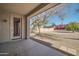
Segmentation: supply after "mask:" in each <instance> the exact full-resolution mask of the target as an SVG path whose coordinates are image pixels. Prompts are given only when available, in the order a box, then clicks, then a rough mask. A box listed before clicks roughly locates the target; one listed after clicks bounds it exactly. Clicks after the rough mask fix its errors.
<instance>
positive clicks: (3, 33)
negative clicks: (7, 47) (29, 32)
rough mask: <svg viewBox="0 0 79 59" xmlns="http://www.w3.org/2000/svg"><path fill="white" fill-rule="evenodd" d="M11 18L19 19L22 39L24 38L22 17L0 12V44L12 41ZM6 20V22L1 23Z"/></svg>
mask: <svg viewBox="0 0 79 59" xmlns="http://www.w3.org/2000/svg"><path fill="white" fill-rule="evenodd" d="M13 17H19V18H21V21H22V32H21V33H22V39H24V38H25V19H24V16H22V15H20V14H16V13H10V12H0V42H8V41H12V39H13V38H14V37H13ZM4 19H6V20H7V22H3V20H4Z"/></svg>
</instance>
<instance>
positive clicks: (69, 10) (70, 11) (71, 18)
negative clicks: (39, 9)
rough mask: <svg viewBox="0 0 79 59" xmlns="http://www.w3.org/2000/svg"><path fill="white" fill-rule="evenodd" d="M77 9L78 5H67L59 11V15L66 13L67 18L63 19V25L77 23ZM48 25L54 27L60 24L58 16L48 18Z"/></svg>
mask: <svg viewBox="0 0 79 59" xmlns="http://www.w3.org/2000/svg"><path fill="white" fill-rule="evenodd" d="M78 8H79V4H77V3H72V4H69V5H67V6H66V7H64V8H61V9H59V10H60V11H59V12H60V13H61V12H66V14H67V16H66V17H65V18H64V21H63V24H68V23H70V22H79V13H78V12H76V10H77V9H78ZM48 20H49V22H48V23H49V24H50V23H53V22H54V23H55V24H56V25H59V24H61V18H59V17H58V16H50V17H49V19H48Z"/></svg>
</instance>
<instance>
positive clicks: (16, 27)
mask: <svg viewBox="0 0 79 59" xmlns="http://www.w3.org/2000/svg"><path fill="white" fill-rule="evenodd" d="M13 27H14V30H13V32H14V33H13V36H14V39H17V38H21V19H20V18H16V17H14V20H13Z"/></svg>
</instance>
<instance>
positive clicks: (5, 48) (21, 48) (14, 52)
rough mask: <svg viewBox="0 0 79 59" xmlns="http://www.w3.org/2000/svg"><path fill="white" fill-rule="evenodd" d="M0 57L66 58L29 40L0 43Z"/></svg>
mask: <svg viewBox="0 0 79 59" xmlns="http://www.w3.org/2000/svg"><path fill="white" fill-rule="evenodd" d="M0 55H2V56H3V55H10V56H67V54H65V53H63V52H61V51H58V50H56V49H53V48H49V47H47V46H45V45H42V44H40V43H37V42H35V41H33V40H31V39H27V40H19V41H13V42H7V43H0Z"/></svg>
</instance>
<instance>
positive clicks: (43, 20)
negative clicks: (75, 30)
mask: <svg viewBox="0 0 79 59" xmlns="http://www.w3.org/2000/svg"><path fill="white" fill-rule="evenodd" d="M48 17H49V15H43V16H42V17H38V16H37V18H36V19H34V20H33V22H32V24H31V25H32V29H38V30H39V34H40V28H41V27H42V26H44V25H45V24H47V23H48Z"/></svg>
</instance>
